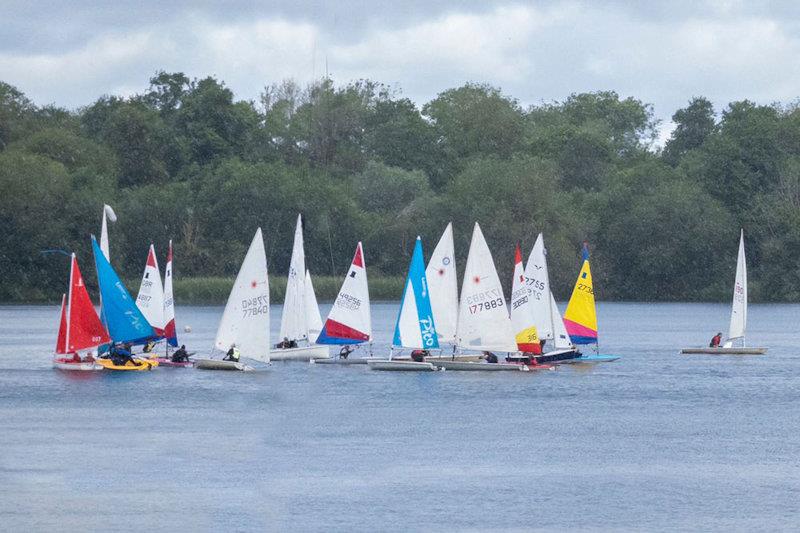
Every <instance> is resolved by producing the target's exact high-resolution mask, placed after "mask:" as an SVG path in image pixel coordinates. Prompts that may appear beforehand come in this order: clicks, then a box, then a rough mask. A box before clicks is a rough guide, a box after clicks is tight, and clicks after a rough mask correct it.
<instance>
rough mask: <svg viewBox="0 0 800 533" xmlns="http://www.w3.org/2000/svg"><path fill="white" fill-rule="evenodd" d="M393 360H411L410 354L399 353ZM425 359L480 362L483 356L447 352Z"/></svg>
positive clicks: (432, 360) (431, 360)
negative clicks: (449, 353) (448, 353)
mask: <svg viewBox="0 0 800 533" xmlns="http://www.w3.org/2000/svg"><path fill="white" fill-rule="evenodd" d="M392 360H393V361H411V356H410V355H401V356H399V357H394V358H392ZM425 360H426V361H430V362H431V363H433V362H434V361H465V362H466V361H473V362H480V361H483V356H482V355H480V354H456V355H447V354H438V355H429V356H427V357H426V358H425Z"/></svg>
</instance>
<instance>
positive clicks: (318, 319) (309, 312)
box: [305, 270, 322, 342]
mask: <svg viewBox="0 0 800 533" xmlns="http://www.w3.org/2000/svg"><path fill="white" fill-rule="evenodd" d="M305 303H306V323H307V324H308V339H309V342H313V341H314V339H316V338H317V337H318V336H319V332H320V331H322V315H320V314H319V305H318V304H317V295H316V294H315V293H314V284H313V283H311V272H309V271H308V270H306V290H305Z"/></svg>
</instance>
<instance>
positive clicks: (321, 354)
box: [269, 344, 331, 361]
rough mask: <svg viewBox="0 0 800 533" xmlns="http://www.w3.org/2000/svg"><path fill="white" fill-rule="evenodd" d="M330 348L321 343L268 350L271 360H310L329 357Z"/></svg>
mask: <svg viewBox="0 0 800 533" xmlns="http://www.w3.org/2000/svg"><path fill="white" fill-rule="evenodd" d="M330 356H331V353H330V348H329V347H328V346H323V345H321V344H313V345H311V346H298V347H297V348H273V349H271V350H270V351H269V358H270V360H271V361H311V360H313V359H329V358H330Z"/></svg>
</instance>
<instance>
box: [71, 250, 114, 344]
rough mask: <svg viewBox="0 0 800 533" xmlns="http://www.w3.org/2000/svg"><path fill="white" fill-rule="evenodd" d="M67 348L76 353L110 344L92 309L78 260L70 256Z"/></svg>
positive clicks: (109, 339) (98, 318)
mask: <svg viewBox="0 0 800 533" xmlns="http://www.w3.org/2000/svg"><path fill="white" fill-rule="evenodd" d="M68 342H69V346H68V352H70V353H72V352H76V351H78V350H85V349H87V348H93V347H95V346H99V345H101V344H106V343H108V342H111V338H110V337H109V336H108V331H106V328H105V326H103V324H102V323H101V322H100V317H98V316H97V311H95V309H94V305H93V304H92V300H91V298H89V293H88V292H87V291H86V285H85V284H84V283H83V276H81V271H80V269H79V268H78V260H77V259H76V258H75V256H74V255H73V256H72V279H71V280H70V302H69V339H68Z"/></svg>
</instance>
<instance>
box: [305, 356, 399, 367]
mask: <svg viewBox="0 0 800 533" xmlns="http://www.w3.org/2000/svg"><path fill="white" fill-rule="evenodd" d="M370 361H386V359H380V358H378V357H350V358H347V359H341V358H339V357H333V358H330V359H312V360H311V361H310V362H311V363H313V364H315V365H366V364H367V363H369V362H370Z"/></svg>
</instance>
